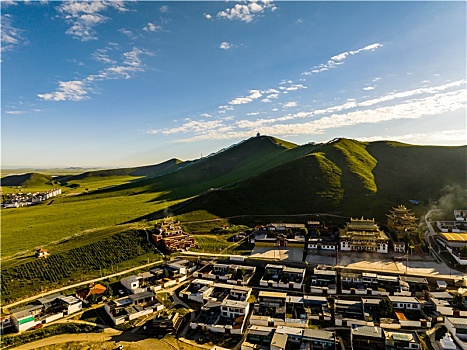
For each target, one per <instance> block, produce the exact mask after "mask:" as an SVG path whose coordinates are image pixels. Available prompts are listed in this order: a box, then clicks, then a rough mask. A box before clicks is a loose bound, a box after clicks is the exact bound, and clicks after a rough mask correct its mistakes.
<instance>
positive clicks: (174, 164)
mask: <svg viewBox="0 0 467 350" xmlns="http://www.w3.org/2000/svg"><path fill="white" fill-rule="evenodd" d="M182 163H183V162H182V161H181V160H180V159H175V158H173V159H170V160H167V161H165V162H163V163H160V164H155V165H146V166H140V167H134V168H119V169H107V170H96V171H87V172H84V173H82V174H79V175H73V176H63V177H60V178H58V180H59V181H60V182H69V181H73V180H83V179H85V178H88V177H106V176H149V175H160V174H163V173H167V172H170V171H174V170H176V169H178V168H179V167H180V166H181V164H182Z"/></svg>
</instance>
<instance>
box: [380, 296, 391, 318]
mask: <svg viewBox="0 0 467 350" xmlns="http://www.w3.org/2000/svg"><path fill="white" fill-rule="evenodd" d="M378 311H379V317H391V316H392V313H393V309H392V303H391V300H389V298H386V297H385V298H382V299H381V301H380V302H379V305H378Z"/></svg>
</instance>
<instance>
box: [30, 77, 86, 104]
mask: <svg viewBox="0 0 467 350" xmlns="http://www.w3.org/2000/svg"><path fill="white" fill-rule="evenodd" d="M58 85H59V87H58V89H57V91H55V92H51V93H46V94H38V95H37V96H39V98H41V99H43V100H46V101H81V100H84V99H86V98H88V96H87V90H86V86H85V82H84V81H82V80H73V81H60V82H59V83H58Z"/></svg>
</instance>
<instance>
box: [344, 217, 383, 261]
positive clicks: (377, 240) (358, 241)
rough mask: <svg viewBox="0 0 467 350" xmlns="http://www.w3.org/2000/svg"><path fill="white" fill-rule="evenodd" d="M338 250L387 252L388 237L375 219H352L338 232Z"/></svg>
mask: <svg viewBox="0 0 467 350" xmlns="http://www.w3.org/2000/svg"><path fill="white" fill-rule="evenodd" d="M339 237H340V250H342V251H368V252H377V253H387V252H388V243H389V238H388V236H387V235H386V233H384V232H383V231H381V230H380V229H379V226H378V225H376V224H375V219H364V218H363V217H362V218H361V219H353V218H350V222H347V225H346V226H345V228H343V229H341V230H340V232H339Z"/></svg>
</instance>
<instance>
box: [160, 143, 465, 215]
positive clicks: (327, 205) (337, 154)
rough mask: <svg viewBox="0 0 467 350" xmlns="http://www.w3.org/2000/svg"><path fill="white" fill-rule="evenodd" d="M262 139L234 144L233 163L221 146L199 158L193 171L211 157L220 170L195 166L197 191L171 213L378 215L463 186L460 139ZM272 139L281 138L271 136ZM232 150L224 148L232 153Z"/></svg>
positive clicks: (192, 186)
mask: <svg viewBox="0 0 467 350" xmlns="http://www.w3.org/2000/svg"><path fill="white" fill-rule="evenodd" d="M266 139H267V138H266V137H264V138H261V139H258V140H256V139H255V140H250V141H249V143H246V144H242V145H241V152H242V154H244V155H245V158H244V159H243V160H242V162H238V163H237V162H233V161H232V159H231V158H230V157H228V156H227V154H224V152H222V153H220V154H219V155H218V157H217V158H216V159H215V163H212V162H211V161H214V160H207V162H206V163H204V164H203V166H202V167H201V166H200V167H199V168H198V170H200V169H210V168H211V167H213V166H214V165H213V164H217V167H216V169H217V168H219V167H221V166H222V165H225V167H224V168H223V171H222V172H217V173H212V174H206V173H204V174H203V173H202V172H200V171H198V172H197V173H196V177H194V178H193V182H192V183H189V185H188V186H189V187H191V188H196V189H197V190H198V191H199V192H200V193H201V190H203V189H204V192H203V193H201V194H200V195H198V196H197V197H195V198H193V199H192V200H190V201H189V202H187V203H184V204H180V205H178V206H175V207H173V208H171V210H172V212H174V213H176V214H183V213H188V212H192V211H197V210H206V211H208V212H211V213H213V214H215V215H218V216H221V217H228V216H234V215H251V214H278V215H279V214H301V213H334V214H339V215H345V216H362V215H364V216H369V217H376V218H382V217H383V216H384V213H387V212H388V210H389V208H391V207H392V206H395V205H397V204H400V203H404V204H407V203H408V201H409V200H411V199H416V200H418V201H420V202H422V204H428V203H429V202H430V200H437V199H438V198H440V197H441V196H442V195H443V194H444V193H445V190H446V188H448V187H453V186H457V187H459V188H461V189H465V185H466V169H467V162H466V160H467V159H466V157H465V154H466V150H467V147H466V146H461V147H440V146H412V145H407V144H402V143H397V142H389V141H381V142H371V143H364V142H358V141H355V140H349V139H338V140H333V142H330V143H327V144H317V145H305V146H295V145H294V146H293V147H290V148H285V147H278V146H276V147H277V149H271V148H269V147H264V148H261V147H259V146H260V145H262V143H264V142H265V140H266ZM274 143H275V144H276V145H279V144H280V143H281V141H280V140H277V139H275V141H274ZM264 146H265V145H264ZM256 150H258V154H257V153H256ZM239 151H240V150H239V149H235V148H234V149H232V150H229V152H230V153H232V154H233V153H236V152H239ZM247 154H248V157H246V155H247ZM255 155H257V157H255ZM266 159H267V160H266ZM253 160H254V161H253ZM188 169H189V168H187V170H188ZM181 175H182V173H180V174H179V173H178V172H177V173H174V174H171V176H174V177H173V178H172V181H175V179H177V181H181V178H180V176H181ZM234 175H235V176H234ZM242 176H243V178H241V177H242ZM239 177H240V178H241V179H238V178H239ZM228 180H230V184H229V183H228ZM165 184H167V182H166V183H165ZM187 184H188V183H187ZM163 185H164V183H162V182H161V183H158V184H157V186H162V187H159V190H160V189H161V188H163ZM211 187H212V189H210V190H208V191H206V189H207V188H211Z"/></svg>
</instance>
